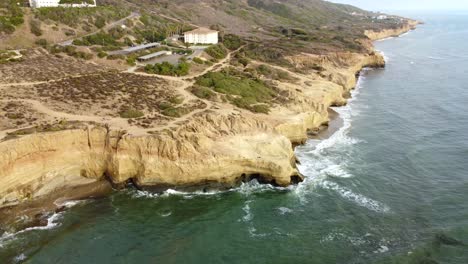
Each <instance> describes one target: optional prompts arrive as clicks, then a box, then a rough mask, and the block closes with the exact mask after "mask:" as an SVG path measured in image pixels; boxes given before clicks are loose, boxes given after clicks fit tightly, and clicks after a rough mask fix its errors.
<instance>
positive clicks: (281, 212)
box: [277, 207, 293, 215]
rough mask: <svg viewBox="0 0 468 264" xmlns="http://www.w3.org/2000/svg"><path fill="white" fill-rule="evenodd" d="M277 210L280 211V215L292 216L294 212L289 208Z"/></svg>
mask: <svg viewBox="0 0 468 264" xmlns="http://www.w3.org/2000/svg"><path fill="white" fill-rule="evenodd" d="M277 209H278V211H279V214H280V215H285V214H290V213H292V212H293V210H292V209H289V208H287V207H278V208H277Z"/></svg>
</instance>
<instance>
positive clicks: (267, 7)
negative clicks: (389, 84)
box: [100, 0, 400, 51]
mask: <svg viewBox="0 0 468 264" xmlns="http://www.w3.org/2000/svg"><path fill="white" fill-rule="evenodd" d="M100 2H101V3H102V4H112V5H115V6H126V7H129V8H132V9H140V10H142V11H148V12H155V13H158V14H160V15H164V16H169V17H173V18H177V19H178V20H179V21H180V22H182V23H191V24H196V25H202V26H208V27H209V26H211V27H213V26H216V27H217V28H219V29H221V30H223V31H225V32H229V33H233V34H237V35H240V36H242V37H244V38H249V39H252V40H259V41H262V40H266V39H276V40H279V41H281V40H282V39H284V38H287V40H288V42H289V44H288V45H290V44H291V43H294V44H297V45H295V46H297V47H300V46H304V48H305V49H306V50H308V51H310V50H316V51H330V50H335V49H351V50H355V51H359V50H361V48H362V47H360V46H359V43H356V41H355V40H356V39H365V38H366V37H365V36H364V34H363V33H364V30H366V29H373V30H380V29H387V28H392V27H393V28H395V27H398V24H399V23H400V20H399V19H387V20H377V19H374V18H373V17H374V16H376V14H374V13H371V12H368V11H364V10H362V9H359V8H356V7H353V6H350V5H343V4H335V3H331V2H327V1H322V0H279V1H278V0H102V1H100Z"/></svg>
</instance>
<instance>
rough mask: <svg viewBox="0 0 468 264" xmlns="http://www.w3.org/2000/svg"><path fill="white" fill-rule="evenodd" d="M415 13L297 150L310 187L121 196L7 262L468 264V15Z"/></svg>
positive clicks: (66, 219) (16, 244)
mask: <svg viewBox="0 0 468 264" xmlns="http://www.w3.org/2000/svg"><path fill="white" fill-rule="evenodd" d="M408 16H411V17H414V18H417V19H420V20H423V21H424V22H426V24H425V25H422V26H420V27H419V28H418V29H417V30H416V31H413V32H410V33H409V34H407V35H404V36H402V37H400V38H392V39H388V40H385V41H381V42H377V43H376V46H377V49H379V50H381V51H383V52H384V53H385V56H386V57H387V60H388V65H387V68H386V69H384V70H365V71H363V73H362V77H361V79H360V81H359V83H358V89H357V90H356V91H354V92H353V98H352V99H351V100H350V103H349V104H348V105H347V106H345V107H341V108H335V110H336V111H337V112H338V113H339V114H340V118H341V119H342V121H340V122H341V123H342V125H341V127H340V128H339V129H338V130H337V131H335V133H333V134H332V135H328V136H326V137H325V138H326V139H324V140H323V139H322V140H317V139H311V140H309V141H308V142H307V144H305V145H304V146H300V147H298V148H297V149H296V152H297V155H298V157H299V160H300V162H301V164H300V165H299V168H300V170H301V172H302V173H303V174H304V175H305V176H307V178H306V180H305V181H304V182H303V183H301V184H299V185H298V186H292V187H288V188H274V187H272V186H269V185H259V184H257V183H255V182H251V183H248V184H244V185H242V186H241V187H239V188H237V189H235V190H230V191H225V192H212V193H183V192H176V191H168V192H166V193H164V194H161V195H156V194H152V193H148V192H141V191H136V190H128V191H123V192H115V193H114V194H112V195H111V196H109V197H107V198H103V199H98V200H94V201H86V202H83V203H78V204H76V205H74V206H73V207H72V208H71V209H69V210H67V211H64V212H61V213H58V214H54V215H51V217H50V218H49V223H48V226H47V227H43V228H33V229H30V230H26V231H24V232H20V233H17V234H7V235H4V236H3V237H2V238H0V260H1V261H0V262H2V261H6V262H5V263H10V262H12V263H23V262H26V263H420V262H421V263H422V261H424V260H425V261H427V260H433V261H436V262H437V263H460V264H465V263H468V173H467V172H468V162H467V161H468V132H467V131H468V103H467V102H468V49H467V44H466V43H468V30H467V28H468V15H466V14H426V15H425V14H419V15H418V14H408ZM411 261H414V262H411ZM417 261H420V262H417ZM2 263H3V262H2ZM427 263H429V262H427Z"/></svg>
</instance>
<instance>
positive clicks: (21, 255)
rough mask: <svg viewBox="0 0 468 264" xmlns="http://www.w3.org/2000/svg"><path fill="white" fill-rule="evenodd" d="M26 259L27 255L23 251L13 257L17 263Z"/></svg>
mask: <svg viewBox="0 0 468 264" xmlns="http://www.w3.org/2000/svg"><path fill="white" fill-rule="evenodd" d="M25 259H26V255H25V254H24V253H21V254H19V255H18V256H16V257H15V258H14V259H13V261H14V262H15V263H20V262H22V261H23V260H25Z"/></svg>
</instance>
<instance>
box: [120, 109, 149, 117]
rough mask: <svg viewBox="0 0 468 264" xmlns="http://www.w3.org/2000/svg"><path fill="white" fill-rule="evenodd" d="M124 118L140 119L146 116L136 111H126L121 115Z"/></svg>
mask: <svg viewBox="0 0 468 264" xmlns="http://www.w3.org/2000/svg"><path fill="white" fill-rule="evenodd" d="M119 115H120V117H122V118H139V117H142V116H144V114H143V113H142V112H141V111H139V110H136V109H125V110H123V111H121V112H120V113H119Z"/></svg>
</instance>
